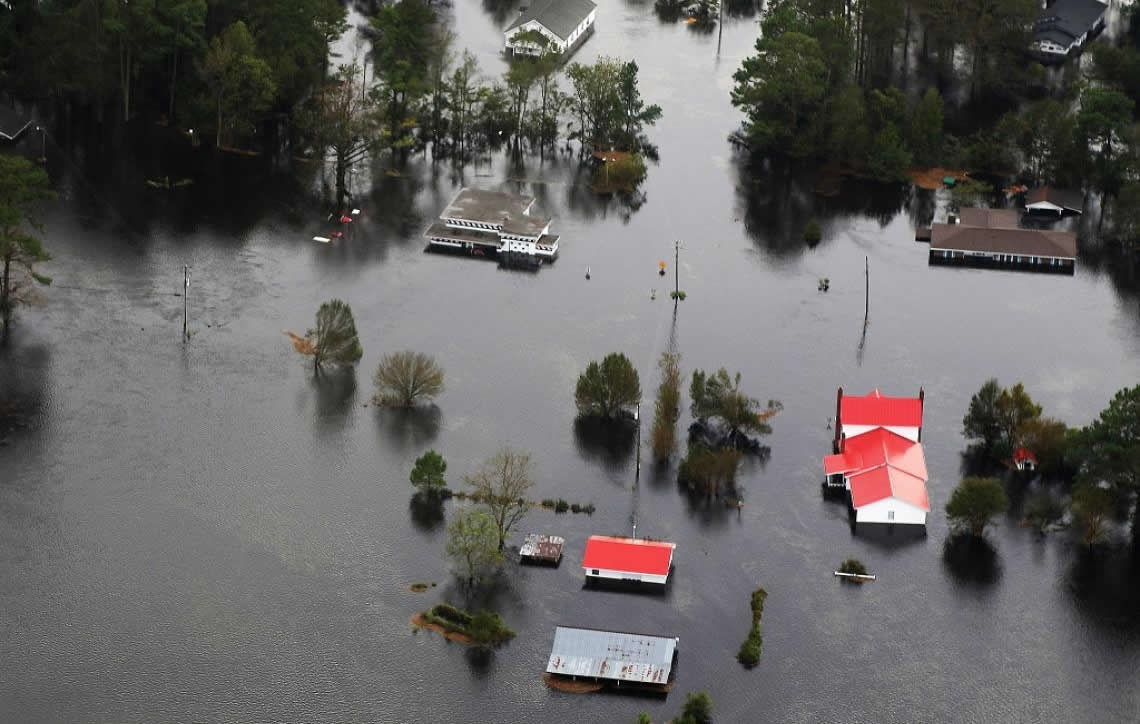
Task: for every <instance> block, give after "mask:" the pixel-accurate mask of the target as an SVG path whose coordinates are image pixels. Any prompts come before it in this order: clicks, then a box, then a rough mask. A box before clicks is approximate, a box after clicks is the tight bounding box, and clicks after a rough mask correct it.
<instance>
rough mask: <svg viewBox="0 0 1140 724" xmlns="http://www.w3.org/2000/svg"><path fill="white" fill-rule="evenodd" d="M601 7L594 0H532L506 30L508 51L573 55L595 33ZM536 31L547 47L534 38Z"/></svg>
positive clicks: (516, 53)
mask: <svg viewBox="0 0 1140 724" xmlns="http://www.w3.org/2000/svg"><path fill="white" fill-rule="evenodd" d="M523 1H524V3H525V2H526V0H523ZM597 7H598V6H597V5H595V4H594V3H593V1H592V0H532V3H531V5H530V7H525V8H524V9H523V10H522V12H521V13H520V14H519V17H518V18H517V19H516V20H515V21H514V22H513V23H511V24H510V25H509V26H507V29H506V30H504V31H503V36H504V45H505V47H506V50H507V52H509V53H511V54H512V55H542V54H543V53H547V52H552V51H553V52H559V53H562V54H563V55H569V54H570V53H572V52H573V51H574V50H576V49H577V47H578V46H579V45H581V44H582V43H583V42H584V41H585V40H586V38H587V37H589V35H590V33H592V32H594V17H595V14H596V12H597ZM528 31H533V32H528ZM523 33H525V34H526V35H524V36H523V37H521V38H520V37H519V36H520V34H523ZM534 33H537V34H538V35H541V36H542V37H543V38H545V39H546V45H545V46H543V45H542V44H541V43H538V42H536V41H535V40H534V39H533V38H534Z"/></svg>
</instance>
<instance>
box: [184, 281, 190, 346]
mask: <svg viewBox="0 0 1140 724" xmlns="http://www.w3.org/2000/svg"><path fill="white" fill-rule="evenodd" d="M189 295H190V266H189V265H188V264H183V265H182V344H186V340H188V339H190V332H189V331H187V328H186V297H188V296H189Z"/></svg>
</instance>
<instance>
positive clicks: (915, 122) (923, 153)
mask: <svg viewBox="0 0 1140 724" xmlns="http://www.w3.org/2000/svg"><path fill="white" fill-rule="evenodd" d="M942 110H943V106H942V96H941V95H939V94H938V90H937V89H936V88H928V89H927V90H926V93H924V94H923V96H922V99H921V100H919V102H918V103H916V104H915V106H914V110H913V111H912V112H911V114H910V134H909V136H910V148H911V151H912V152H913V153H914V160H915V162H916V163H918V164H919V165H921V166H933V165H935V164H937V163H938V162H939V161H940V160H941V156H942Z"/></svg>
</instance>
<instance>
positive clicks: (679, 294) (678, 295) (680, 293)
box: [669, 289, 687, 302]
mask: <svg viewBox="0 0 1140 724" xmlns="http://www.w3.org/2000/svg"><path fill="white" fill-rule="evenodd" d="M686 296H687V295H686V294H685V292H684V290H681V289H678V290H677V291H673V292H669V298H670V299H678V300H680V301H682V302H683V301H685V297H686Z"/></svg>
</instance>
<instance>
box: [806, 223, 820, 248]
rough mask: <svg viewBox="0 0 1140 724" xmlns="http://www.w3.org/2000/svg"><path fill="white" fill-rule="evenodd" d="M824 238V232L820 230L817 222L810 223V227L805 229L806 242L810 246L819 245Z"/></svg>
mask: <svg viewBox="0 0 1140 724" xmlns="http://www.w3.org/2000/svg"><path fill="white" fill-rule="evenodd" d="M822 238H823V230H822V229H820V228H819V224H818V223H817V222H815V221H810V222H808V225H807V226H805V227H804V241H806V242H807V243H809V244H818V243H819V240H820V239H822Z"/></svg>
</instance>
